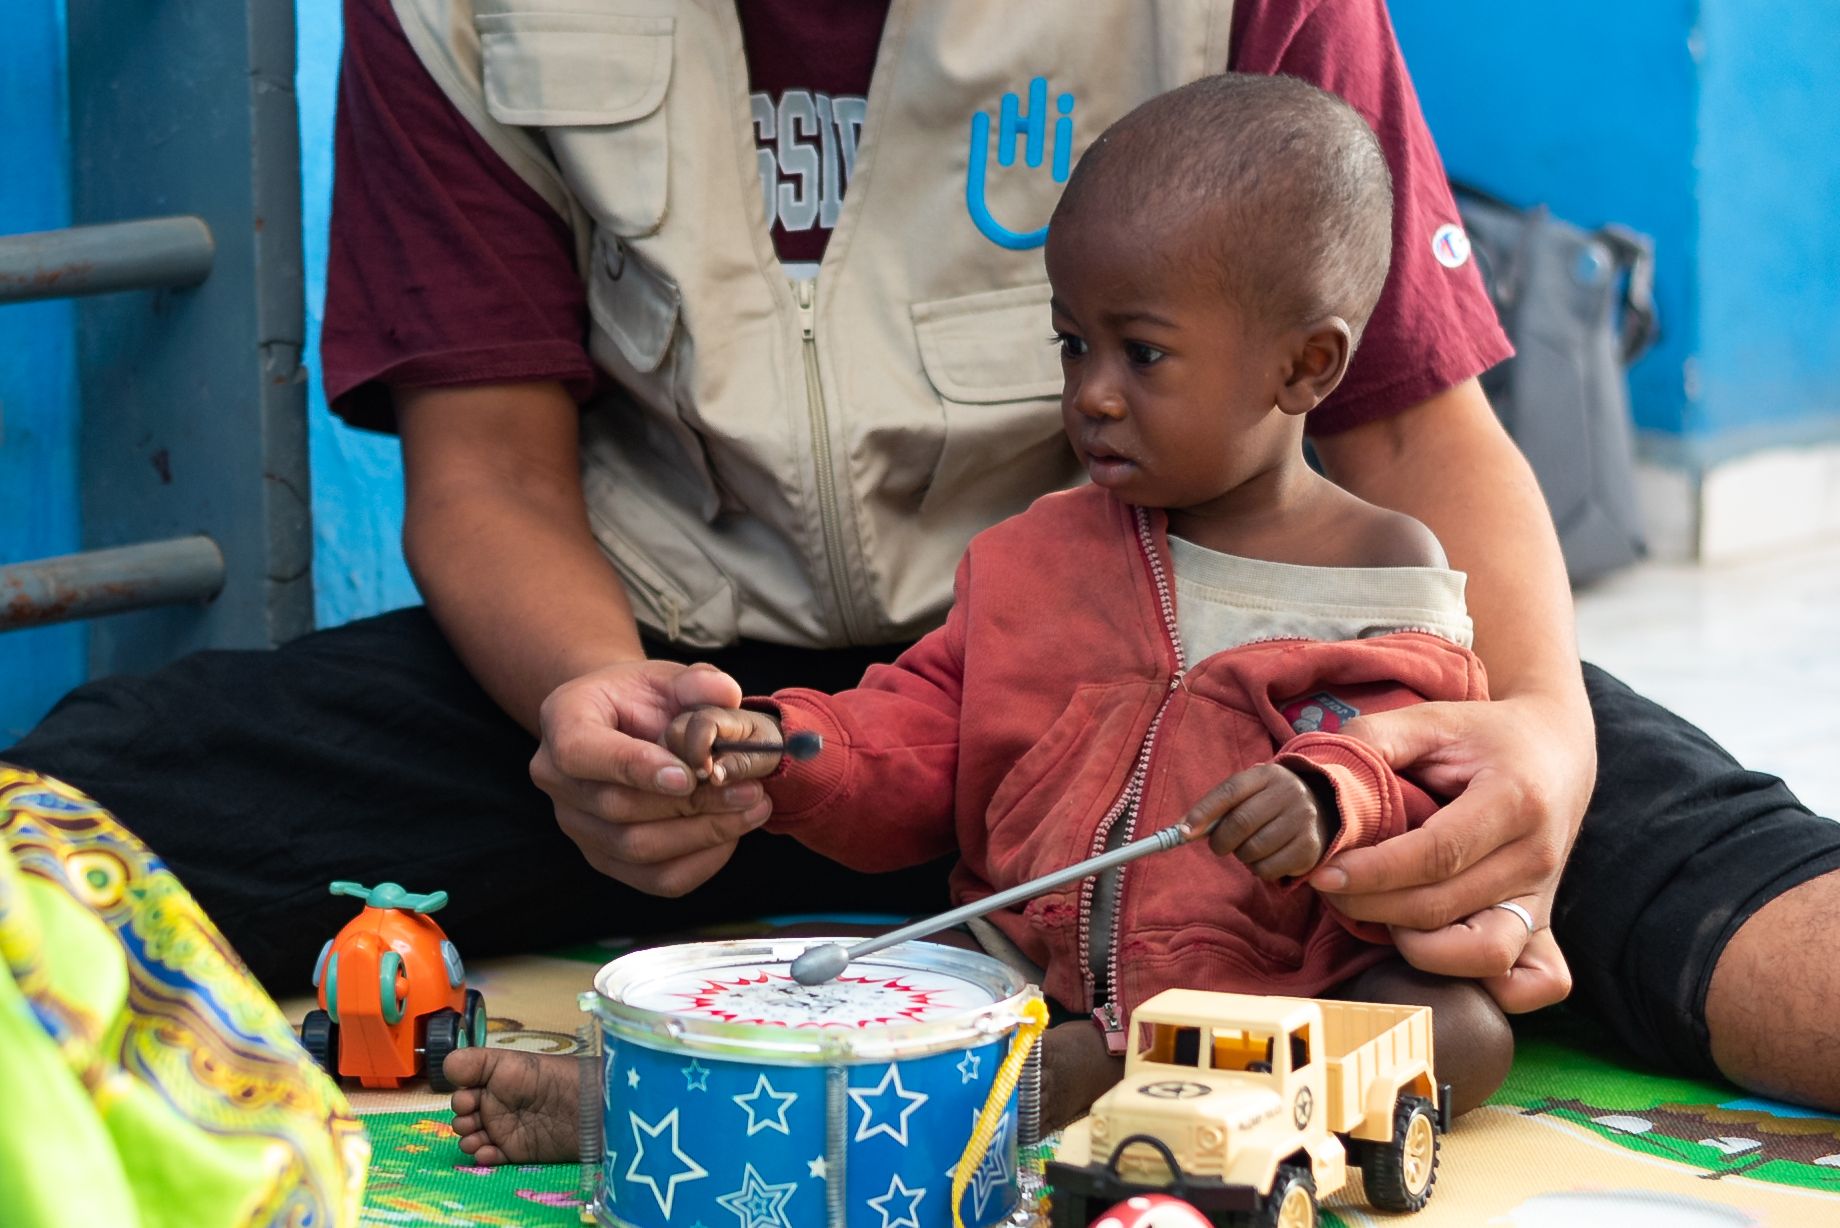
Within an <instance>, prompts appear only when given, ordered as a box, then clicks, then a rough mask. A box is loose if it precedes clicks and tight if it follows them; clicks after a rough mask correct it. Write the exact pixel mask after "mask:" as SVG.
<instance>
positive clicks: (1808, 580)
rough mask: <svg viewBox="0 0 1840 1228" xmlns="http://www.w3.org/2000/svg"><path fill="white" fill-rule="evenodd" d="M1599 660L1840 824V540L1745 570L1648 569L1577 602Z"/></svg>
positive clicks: (1582, 632) (1611, 581)
mask: <svg viewBox="0 0 1840 1228" xmlns="http://www.w3.org/2000/svg"><path fill="white" fill-rule="evenodd" d="M1577 607H1578V638H1579V646H1580V649H1581V651H1582V653H1583V655H1584V658H1585V659H1586V660H1588V661H1594V662H1596V663H1597V664H1598V665H1601V666H1603V667H1604V668H1605V669H1607V670H1609V671H1610V672H1611V673H1613V674H1616V675H1618V676H1619V677H1621V678H1622V679H1623V680H1624V681H1625V682H1628V683H1629V684H1630V685H1631V686H1633V687H1635V688H1636V689H1637V690H1638V691H1641V692H1642V693H1643V694H1645V695H1647V696H1649V697H1650V698H1652V699H1655V700H1657V701H1659V702H1660V703H1663V704H1665V705H1667V706H1668V707H1670V708H1672V709H1673V710H1674V711H1676V712H1678V713H1680V714H1681V715H1682V716H1685V717H1687V718H1688V719H1690V720H1692V721H1693V722H1695V723H1696V724H1698V725H1699V726H1700V727H1701V728H1703V729H1705V730H1706V731H1707V732H1708V733H1710V734H1711V735H1712V736H1713V737H1714V738H1715V739H1717V740H1718V741H1719V742H1720V743H1721V744H1722V745H1723V746H1724V747H1725V749H1727V750H1729V751H1730V752H1731V753H1732V754H1733V755H1735V756H1737V758H1738V759H1739V761H1740V762H1742V763H1744V764H1745V765H1746V766H1747V767H1752V768H1756V769H1758V770H1760V771H1766V772H1773V773H1775V774H1776V775H1778V776H1781V777H1782V778H1783V779H1784V780H1786V781H1788V782H1789V787H1790V788H1791V789H1793V790H1794V791H1795V793H1796V795H1797V796H1798V797H1800V798H1801V800H1802V803H1803V804H1804V805H1806V806H1808V807H1809V808H1810V809H1812V810H1814V811H1815V812H1816V813H1818V814H1825V815H1828V816H1829V817H1834V818H1840V542H1830V543H1828V544H1824V545H1823V546H1821V547H1818V548H1811V549H1807V550H1802V551H1798V552H1795V553H1789V554H1781V555H1775V556H1772V557H1768V558H1762V559H1756V560H1752V561H1747V562H1743V563H1728V564H1721V565H1709V566H1688V565H1681V564H1644V565H1642V566H1639V567H1635V568H1631V569H1630V570H1628V571H1625V572H1622V573H1620V574H1618V575H1614V576H1611V577H1609V578H1608V579H1606V580H1604V581H1602V582H1600V583H1599V584H1597V585H1594V586H1592V587H1591V588H1590V589H1588V590H1586V591H1585V592H1582V593H1580V594H1579V595H1578V598H1577Z"/></svg>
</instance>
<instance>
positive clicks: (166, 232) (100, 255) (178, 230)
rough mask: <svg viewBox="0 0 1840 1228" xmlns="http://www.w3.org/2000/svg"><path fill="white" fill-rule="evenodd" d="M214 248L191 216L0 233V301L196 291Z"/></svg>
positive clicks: (200, 221) (198, 220) (208, 234)
mask: <svg viewBox="0 0 1840 1228" xmlns="http://www.w3.org/2000/svg"><path fill="white" fill-rule="evenodd" d="M215 251H216V244H215V242H214V241H213V240H212V238H211V229H210V227H208V226H206V225H205V224H204V221H203V219H202V218H196V217H150V218H143V219H142V220H140V221H135V222H108V223H105V224H103V225H100V226H71V227H68V228H66V229H64V230H41V231H38V232H36V233H33V234H23V235H5V236H0V303H30V302H33V301H35V300H38V299H46V298H74V297H76V296H77V295H82V294H108V293H110V292H112V291H115V290H148V289H154V288H157V287H161V286H195V285H197V284H198V283H199V282H202V281H203V280H204V279H205V278H206V277H208V276H209V275H210V273H211V259H212V256H213V255H214V253H215Z"/></svg>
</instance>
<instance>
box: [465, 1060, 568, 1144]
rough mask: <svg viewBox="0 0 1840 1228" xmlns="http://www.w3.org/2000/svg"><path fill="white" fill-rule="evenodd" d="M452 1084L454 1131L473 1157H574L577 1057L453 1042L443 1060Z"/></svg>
mask: <svg viewBox="0 0 1840 1228" xmlns="http://www.w3.org/2000/svg"><path fill="white" fill-rule="evenodd" d="M443 1069H444V1070H445V1071H446V1072H447V1078H448V1080H449V1081H450V1082H452V1083H453V1085H454V1086H455V1087H456V1088H457V1089H458V1090H457V1091H455V1092H454V1096H453V1109H454V1122H453V1128H454V1133H455V1134H458V1135H459V1136H460V1150H461V1151H464V1152H465V1153H466V1154H467V1155H469V1156H472V1157H473V1160H474V1162H475V1163H479V1164H504V1163H507V1162H509V1163H513V1164H559V1163H562V1162H564V1161H567V1160H573V1159H576V1158H578V1157H579V1155H580V1148H579V1143H578V1138H577V1135H578V1130H579V1126H578V1124H577V1121H578V1119H577V1116H576V1110H577V1107H578V1106H579V1105H580V1103H581V1059H579V1058H573V1057H560V1056H556V1055H554V1054H537V1053H520V1052H519V1051H517V1050H516V1049H456V1050H455V1051H454V1052H452V1053H450V1054H448V1055H447V1064H446V1065H445V1066H444V1067H443Z"/></svg>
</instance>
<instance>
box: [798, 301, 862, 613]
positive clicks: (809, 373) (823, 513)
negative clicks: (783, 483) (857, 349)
mask: <svg viewBox="0 0 1840 1228" xmlns="http://www.w3.org/2000/svg"><path fill="white" fill-rule="evenodd" d="M793 293H794V294H795V295H796V297H797V299H798V304H799V336H800V337H801V338H803V339H804V342H805V346H804V348H805V406H806V410H807V413H808V416H809V418H810V421H811V446H812V453H813V457H812V459H813V461H814V462H815V463H816V465H817V469H818V520H819V523H820V525H821V526H822V528H823V532H824V557H825V561H826V562H827V563H828V564H829V565H830V573H831V591H832V592H833V593H834V594H835V595H836V602H837V617H838V619H839V620H840V622H841V624H842V627H843V634H844V638H845V640H846V641H847V642H849V643H851V644H855V643H860V642H861V641H860V638H859V637H858V635H857V631H856V620H855V618H854V616H853V615H852V612H851V608H850V587H849V584H848V583H847V578H848V575H849V572H848V569H847V568H846V567H845V565H844V559H843V526H842V524H841V521H842V519H843V517H842V514H841V513H840V512H839V511H838V509H837V481H836V478H835V477H834V475H833V474H832V473H831V432H830V421H829V418H828V416H827V415H826V414H825V412H824V388H823V386H822V385H821V384H820V383H819V382H818V310H817V299H818V284H817V282H816V281H813V280H811V279H805V280H803V281H798V282H795V283H793Z"/></svg>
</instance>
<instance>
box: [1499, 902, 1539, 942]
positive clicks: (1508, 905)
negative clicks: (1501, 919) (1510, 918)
mask: <svg viewBox="0 0 1840 1228" xmlns="http://www.w3.org/2000/svg"><path fill="white" fill-rule="evenodd" d="M1491 907H1493V908H1505V909H1507V910H1508V911H1509V912H1511V913H1513V914H1514V915H1515V916H1517V917H1519V918H1520V919H1521V922H1522V923H1523V924H1524V925H1526V927H1527V936H1528V937H1529V938H1531V937H1532V936H1533V934H1534V932H1535V931H1536V930H1538V929H1539V928H1540V927H1539V926H1537V925H1535V924H1534V923H1533V914H1532V913H1530V912H1528V911H1527V910H1526V909H1525V908H1522V907H1521V906H1520V905H1519V904H1516V903H1514V902H1513V901H1512V900H1503V901H1502V902H1501V903H1499V904H1494V905H1491Z"/></svg>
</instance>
